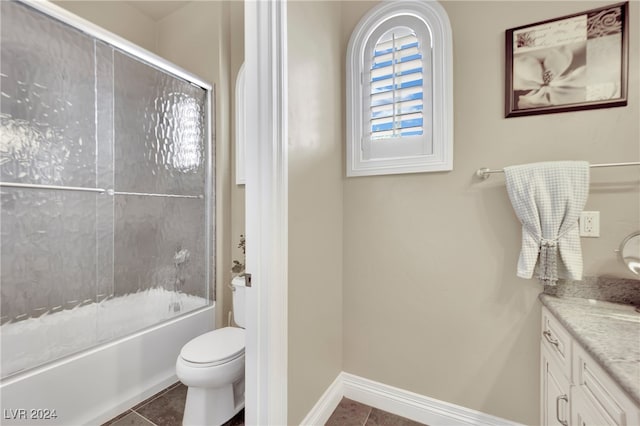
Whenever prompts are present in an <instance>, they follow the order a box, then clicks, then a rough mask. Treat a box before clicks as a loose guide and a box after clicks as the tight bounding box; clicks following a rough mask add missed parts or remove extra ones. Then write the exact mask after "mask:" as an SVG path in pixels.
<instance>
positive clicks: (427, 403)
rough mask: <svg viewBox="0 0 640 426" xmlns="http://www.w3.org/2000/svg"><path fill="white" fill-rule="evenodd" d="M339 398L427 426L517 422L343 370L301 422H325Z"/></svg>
mask: <svg viewBox="0 0 640 426" xmlns="http://www.w3.org/2000/svg"><path fill="white" fill-rule="evenodd" d="M342 397H346V398H349V399H352V400H354V401H358V402H360V403H363V404H366V405H369V406H371V407H375V408H378V409H380V410H384V411H387V412H389V413H393V414H395V415H398V416H401V417H405V418H408V419H411V420H414V421H416V422H420V423H424V424H428V425H429V426H452V425H474V426H480V425H482V426H516V425H518V426H519V425H520V424H519V423H516V422H513V421H510V420H505V419H502V418H500V417H495V416H491V415H489V414H486V413H482V412H480V411H476V410H472V409H470V408H465V407H461V406H459V405H455V404H451V403H448V402H444V401H439V400H437V399H433V398H429V397H427V396H424V395H420V394H417V393H414V392H409V391H406V390H403V389H399V388H396V387H393V386H389V385H385V384H382V383H379V382H375V381H373V380H369V379H365V378H363V377H358V376H355V375H353V374H349V373H345V372H342V373H340V374H339V375H338V377H336V379H335V380H334V382H333V383H332V384H331V386H329V388H328V389H327V390H326V391H325V393H324V394H323V395H322V396H321V397H320V399H319V400H318V402H317V403H316V405H315V406H314V407H313V408H312V409H311V411H310V412H309V414H308V415H307V417H305V419H304V420H303V421H302V424H303V425H314V426H317V425H324V424H325V423H326V422H327V420H328V419H329V417H330V416H331V413H333V410H335V408H336V407H337V406H338V404H339V403H340V400H341V399H342Z"/></svg>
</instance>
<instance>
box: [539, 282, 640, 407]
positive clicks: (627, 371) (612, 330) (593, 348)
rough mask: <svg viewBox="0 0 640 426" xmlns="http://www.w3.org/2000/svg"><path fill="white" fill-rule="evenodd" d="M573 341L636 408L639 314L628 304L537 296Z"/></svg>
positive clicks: (639, 389) (639, 388)
mask: <svg viewBox="0 0 640 426" xmlns="http://www.w3.org/2000/svg"><path fill="white" fill-rule="evenodd" d="M540 300H541V301H542V304H543V305H544V306H546V307H547V308H548V309H549V310H550V311H551V312H552V313H553V314H554V315H555V316H556V318H557V319H558V320H559V321H560V322H561V323H562V325H564V326H565V327H566V329H567V330H568V331H569V333H571V335H572V336H573V338H574V339H576V341H578V342H579V343H580V345H581V346H582V347H583V348H584V349H585V350H586V351H587V352H588V353H589V354H590V355H591V356H592V357H593V359H594V360H596V361H597V362H598V363H599V364H600V365H601V366H602V368H604V369H605V371H607V372H608V373H609V375H611V377H612V378H613V379H614V380H615V381H616V382H617V383H618V384H619V385H620V387H622V389H624V390H625V391H626V392H627V393H628V394H629V396H630V397H632V398H633V399H634V400H635V402H636V403H637V404H639V405H640V313H638V312H636V310H635V308H634V307H633V306H630V305H623V304H619V303H611V302H604V301H600V300H592V299H582V298H574V297H557V296H551V295H548V294H544V293H543V294H541V295H540Z"/></svg>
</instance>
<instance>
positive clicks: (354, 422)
mask: <svg viewBox="0 0 640 426" xmlns="http://www.w3.org/2000/svg"><path fill="white" fill-rule="evenodd" d="M186 397H187V387H186V386H185V385H183V384H182V383H180V382H178V383H175V384H173V385H171V386H169V387H168V388H167V389H164V390H163V391H161V392H158V393H157V394H155V395H153V396H152V397H151V398H148V399H147V400H145V401H142V402H141V403H140V404H138V405H136V406H135V407H133V408H132V409H130V410H127V411H126V412H124V413H122V414H120V415H119V416H118V417H116V418H114V419H111V420H110V421H108V422H107V423H105V424H103V425H102V426H180V425H181V424H182V414H183V413H184V402H185V399H186ZM420 425H422V423H417V422H414V421H413V420H409V419H405V418H404V417H399V416H396V415H395V414H391V413H387V412H386V411H382V410H378V409H377V408H372V407H369V406H368V405H364V404H361V403H359V402H356V401H352V400H350V399H347V398H342V401H340V404H338V406H337V407H336V409H335V411H334V412H333V414H332V415H331V417H330V418H329V420H328V421H327V423H326V425H325V426H420ZM223 426H244V410H242V411H240V412H239V413H238V414H237V415H236V416H235V417H234V418H232V419H231V420H229V421H228V422H227V423H225V424H224V425H223Z"/></svg>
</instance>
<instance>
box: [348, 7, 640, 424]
mask: <svg viewBox="0 0 640 426" xmlns="http://www.w3.org/2000/svg"><path fill="white" fill-rule="evenodd" d="M602 4H606V3H605V2H588V3H586V2H548V3H543V2H539V1H535V2H524V1H517V2H515V1H511V2H503V1H500V2H486V1H471V2H465V1H445V2H443V5H444V7H445V9H446V11H447V13H448V14H449V18H450V20H451V25H452V29H453V41H454V108H455V111H454V115H455V148H454V149H455V154H454V170H453V171H452V172H447V173H426V174H412V175H409V174H407V175H397V176H378V177H363V178H349V179H346V180H345V184H344V285H343V286H344V293H343V315H344V343H343V344H344V359H343V362H344V364H343V368H344V370H345V371H347V372H350V373H354V374H357V375H360V376H364V377H367V378H369V379H373V380H377V381H380V382H383V383H386V384H389V385H393V386H397V387H400V388H403V389H408V390H411V391H414V392H417V393H420V394H424V395H427V396H430V397H434V398H437V399H440V400H444V401H448V402H452V403H455V404H460V405H462V406H466V407H470V408H473V409H477V410H480V411H483V412H486V413H490V414H493V415H497V416H501V417H504V418H507V419H512V420H516V421H519V422H523V423H526V424H539V418H538V417H539V415H538V392H539V378H538V376H539V364H538V363H539V349H538V346H539V321H540V304H539V302H538V300H537V296H538V293H540V291H541V290H542V289H541V286H540V285H539V284H538V283H537V282H536V281H533V280H531V281H529V280H523V279H519V278H516V276H515V269H516V262H517V259H518V253H519V245H520V226H519V223H518V221H517V218H516V217H515V214H514V213H513V210H512V208H511V205H510V203H509V200H508V196H507V193H506V190H505V183H504V176H502V175H495V176H492V177H491V178H490V180H488V181H485V182H481V181H478V180H476V179H475V178H474V176H473V174H474V172H475V170H476V169H478V168H479V167H491V168H501V167H503V166H507V165H512V164H520V163H528V162H534V161H544V160H560V159H585V160H588V161H590V162H592V163H601V162H619V161H638V160H640V146H639V142H638V141H639V139H640V131H639V124H638V117H640V107H639V105H638V102H639V96H638V94H639V91H640V87H639V81H638V76H639V75H640V71H639V68H638V51H639V49H640V46H639V45H638V40H640V37H639V35H638V34H639V33H638V27H639V26H640V19H639V9H640V7H639V6H640V4H639V3H638V2H631V5H630V9H631V19H630V30H631V32H630V34H629V35H630V37H629V38H630V40H631V46H630V49H629V51H630V52H631V55H632V56H631V61H630V73H629V105H628V106H627V107H625V108H611V109H601V110H591V111H583V112H571V113H562V114H551V115H539V116H532V117H520V118H509V119H505V118H503V116H504V112H503V109H504V89H503V87H504V31H505V29H507V28H512V27H516V26H519V25H525V24H528V23H532V22H535V21H539V20H544V19H549V18H553V17H557V16H562V15H565V14H570V13H574V12H580V11H584V10H585V9H589V8H595V7H598V6H599V5H602ZM370 5H371V4H370V3H369V4H366V3H361V2H349V3H344V4H343V30H344V38H343V49H344V46H346V42H347V40H348V37H349V34H350V32H351V31H352V29H353V28H354V26H355V24H356V22H357V20H358V19H359V18H360V17H361V16H362V15H363V14H364V13H365V12H366V11H367V10H369V6H370ZM343 51H344V50H343ZM639 206H640V186H639V179H638V170H637V169H636V168H627V169H623V168H621V169H600V170H596V171H593V173H592V184H591V191H590V196H589V201H588V203H587V206H586V209H587V210H589V209H593V210H599V211H600V212H601V221H602V229H601V232H602V237H601V238H599V239H583V240H582V243H583V248H584V261H585V273H586V274H587V275H605V274H606V275H616V276H624V277H628V275H626V273H625V271H624V269H623V268H622V266H620V265H619V264H618V263H617V261H616V258H615V253H614V252H613V249H614V248H616V247H617V245H618V244H619V242H620V241H621V240H622V238H623V237H624V236H625V235H626V234H628V233H630V232H632V231H634V230H638V229H640V211H639Z"/></svg>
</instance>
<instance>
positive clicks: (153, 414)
mask: <svg viewBox="0 0 640 426" xmlns="http://www.w3.org/2000/svg"><path fill="white" fill-rule="evenodd" d="M186 398H187V387H186V386H185V385H182V384H181V385H179V386H175V387H173V388H171V389H170V390H169V391H167V392H165V393H163V394H162V395H160V396H158V397H157V398H156V399H154V400H152V401H150V402H149V403H147V404H146V405H143V406H142V407H139V408H137V409H136V410H135V411H136V412H137V413H138V414H140V415H141V416H144V417H146V418H147V419H149V420H150V421H152V422H153V423H154V424H156V425H158V426H176V425H180V424H182V415H183V414H184V403H185V400H186Z"/></svg>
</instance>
